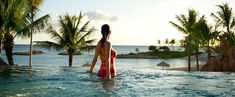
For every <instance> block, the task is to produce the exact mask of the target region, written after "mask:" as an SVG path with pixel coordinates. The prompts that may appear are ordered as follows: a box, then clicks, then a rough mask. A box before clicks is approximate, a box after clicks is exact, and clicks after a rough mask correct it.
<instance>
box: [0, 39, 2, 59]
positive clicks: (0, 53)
mask: <svg viewBox="0 0 235 97" xmlns="http://www.w3.org/2000/svg"><path fill="white" fill-rule="evenodd" d="M0 56H2V38H0Z"/></svg>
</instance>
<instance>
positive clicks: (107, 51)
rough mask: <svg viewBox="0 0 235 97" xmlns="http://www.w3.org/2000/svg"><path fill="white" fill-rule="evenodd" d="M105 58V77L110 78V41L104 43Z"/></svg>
mask: <svg viewBox="0 0 235 97" xmlns="http://www.w3.org/2000/svg"><path fill="white" fill-rule="evenodd" d="M105 46H106V47H105V51H106V53H105V60H107V61H106V62H107V63H106V77H105V79H110V78H111V74H110V57H111V43H110V42H106V45H105Z"/></svg>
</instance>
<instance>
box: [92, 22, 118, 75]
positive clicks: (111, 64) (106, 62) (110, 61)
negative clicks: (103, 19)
mask: <svg viewBox="0 0 235 97" xmlns="http://www.w3.org/2000/svg"><path fill="white" fill-rule="evenodd" d="M101 34H102V38H101V39H100V41H99V42H98V44H97V46H96V50H95V56H94V58H93V61H92V64H91V68H90V72H92V71H93V68H94V66H95V64H96V62H97V59H98V56H100V60H101V66H100V70H99V72H98V76H99V77H102V78H105V79H110V78H111V77H114V76H116V66H115V58H116V56H117V53H116V51H115V50H114V49H113V48H112V45H111V43H110V42H109V41H108V40H109V37H110V34H111V31H110V27H109V25H108V24H104V25H103V26H102V27H101Z"/></svg>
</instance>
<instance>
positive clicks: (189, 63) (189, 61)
mask: <svg viewBox="0 0 235 97" xmlns="http://www.w3.org/2000/svg"><path fill="white" fill-rule="evenodd" d="M188 71H191V57H190V55H188Z"/></svg>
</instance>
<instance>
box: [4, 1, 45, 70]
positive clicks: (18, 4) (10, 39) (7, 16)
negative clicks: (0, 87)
mask: <svg viewBox="0 0 235 97" xmlns="http://www.w3.org/2000/svg"><path fill="white" fill-rule="evenodd" d="M0 3H1V18H2V23H3V26H2V27H1V29H2V32H3V44H4V49H5V52H6V55H7V59H8V63H9V64H10V65H14V61H13V53H12V52H13V45H14V39H15V38H16V37H19V36H20V37H22V38H28V37H29V36H30V33H28V32H29V30H30V29H36V28H37V29H38V30H40V29H42V28H44V26H45V19H43V18H44V17H42V18H40V19H38V20H36V21H34V22H30V21H29V18H28V15H29V11H30V7H29V3H28V0H2V1H1V2H0Z"/></svg>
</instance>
